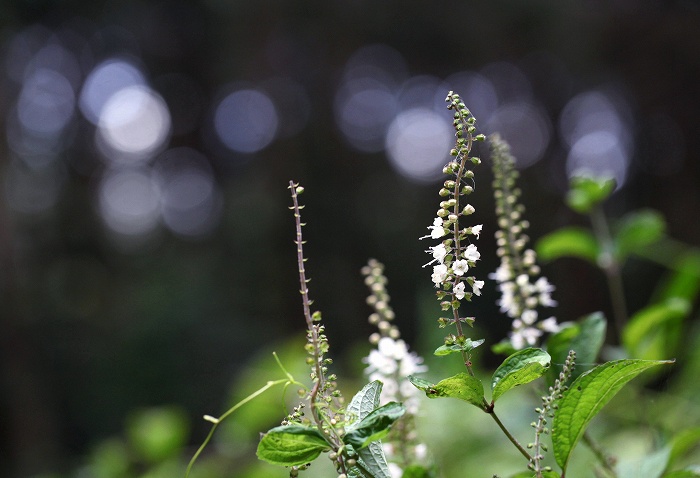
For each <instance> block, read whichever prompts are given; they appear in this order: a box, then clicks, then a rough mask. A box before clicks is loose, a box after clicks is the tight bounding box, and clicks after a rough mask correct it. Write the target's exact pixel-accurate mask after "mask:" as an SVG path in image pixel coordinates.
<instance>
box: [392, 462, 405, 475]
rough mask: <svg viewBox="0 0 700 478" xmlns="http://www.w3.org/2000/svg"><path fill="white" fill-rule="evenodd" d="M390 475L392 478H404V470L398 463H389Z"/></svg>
mask: <svg viewBox="0 0 700 478" xmlns="http://www.w3.org/2000/svg"><path fill="white" fill-rule="evenodd" d="M389 474H390V475H391V478H401V477H402V476H403V470H402V469H401V467H400V466H399V465H397V464H396V463H389Z"/></svg>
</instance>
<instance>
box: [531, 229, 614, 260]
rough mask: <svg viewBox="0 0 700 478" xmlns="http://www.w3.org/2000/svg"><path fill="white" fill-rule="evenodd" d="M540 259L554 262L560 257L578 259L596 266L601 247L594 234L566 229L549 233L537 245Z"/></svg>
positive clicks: (582, 230) (581, 230)
mask: <svg viewBox="0 0 700 478" xmlns="http://www.w3.org/2000/svg"><path fill="white" fill-rule="evenodd" d="M535 250H536V251H537V257H538V259H541V260H543V261H552V260H554V259H558V258H560V257H578V258H579V259H584V260H586V261H588V262H590V263H591V264H595V263H596V261H597V258H598V254H599V253H600V247H599V246H598V242H597V241H596V239H595V237H594V236H593V234H592V233H591V232H590V231H588V230H587V229H584V228H582V227H564V228H561V229H558V230H556V231H554V232H552V233H549V234H547V235H545V236H543V237H542V238H540V240H538V241H537V243H536V245H535Z"/></svg>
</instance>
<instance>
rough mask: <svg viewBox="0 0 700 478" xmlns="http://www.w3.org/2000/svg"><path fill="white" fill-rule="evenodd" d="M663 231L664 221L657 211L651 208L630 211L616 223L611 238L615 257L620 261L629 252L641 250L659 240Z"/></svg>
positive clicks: (664, 227)
mask: <svg viewBox="0 0 700 478" xmlns="http://www.w3.org/2000/svg"><path fill="white" fill-rule="evenodd" d="M665 232H666V223H665V222H664V218H663V216H662V215H661V214H659V213H658V212H656V211H652V210H651V209H644V210H641V211H634V212H631V213H629V214H627V215H626V216H624V217H623V218H622V219H620V221H619V223H618V230H617V233H616V234H615V237H614V238H613V242H614V245H615V247H614V253H615V257H616V258H617V260H618V261H620V262H622V261H623V260H624V259H625V257H627V256H628V255H629V254H631V253H634V252H639V251H642V250H644V248H646V247H647V246H649V245H650V244H653V243H655V242H657V241H659V240H660V239H661V238H662V237H663V236H664V233H665Z"/></svg>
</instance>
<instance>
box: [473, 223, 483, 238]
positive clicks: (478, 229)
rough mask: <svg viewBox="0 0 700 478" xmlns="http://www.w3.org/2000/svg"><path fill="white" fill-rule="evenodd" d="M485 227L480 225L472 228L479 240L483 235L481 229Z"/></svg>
mask: <svg viewBox="0 0 700 478" xmlns="http://www.w3.org/2000/svg"><path fill="white" fill-rule="evenodd" d="M483 227H484V225H483V224H478V225H476V226H473V227H472V234H474V235H475V236H476V238H477V239H479V234H481V229H482V228H483Z"/></svg>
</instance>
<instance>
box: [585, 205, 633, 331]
mask: <svg viewBox="0 0 700 478" xmlns="http://www.w3.org/2000/svg"><path fill="white" fill-rule="evenodd" d="M590 217H591V224H592V225H593V232H594V233H595V235H596V237H597V238H598V242H599V243H600V245H601V247H602V249H603V251H602V255H601V258H600V259H599V260H598V265H599V267H601V268H602V269H603V272H604V273H605V277H606V279H607V283H608V291H609V292H610V300H611V301H612V307H613V322H612V323H613V326H614V329H615V330H614V333H615V336H616V338H617V340H618V342H619V341H620V339H621V338H622V330H623V328H624V325H625V323H626V322H627V305H626V304H625V291H624V286H623V283H622V275H621V274H620V268H621V264H620V263H619V262H618V261H617V258H615V254H614V251H613V240H612V235H611V234H610V228H609V227H608V223H607V220H606V219H605V214H604V213H603V209H602V208H601V207H596V208H595V209H593V211H592V212H591V216H590Z"/></svg>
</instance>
